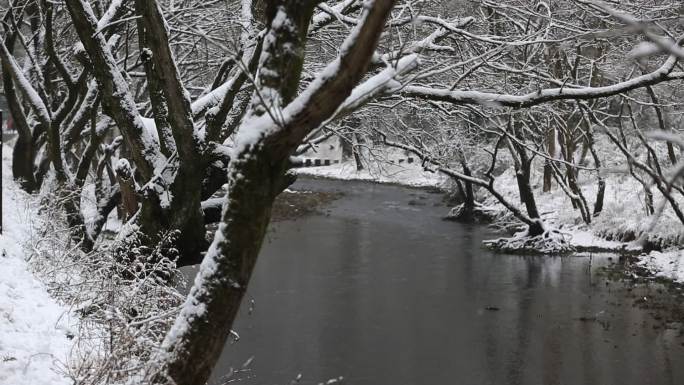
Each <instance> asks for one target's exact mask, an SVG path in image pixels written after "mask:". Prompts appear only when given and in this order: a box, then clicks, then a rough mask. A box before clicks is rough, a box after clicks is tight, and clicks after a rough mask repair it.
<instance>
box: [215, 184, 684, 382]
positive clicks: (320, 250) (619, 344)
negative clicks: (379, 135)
mask: <svg viewBox="0 0 684 385" xmlns="http://www.w3.org/2000/svg"><path fill="white" fill-rule="evenodd" d="M291 189H293V190H307V191H311V190H313V191H341V192H343V193H344V195H343V196H342V197H341V198H340V199H338V200H336V201H334V202H333V203H332V204H330V205H329V206H327V207H325V208H324V211H326V213H324V214H322V215H311V216H307V217H304V218H300V219H297V220H292V221H282V222H278V223H275V224H274V225H272V227H271V231H270V232H269V235H268V236H267V240H266V242H265V245H264V249H263V252H262V254H261V256H260V259H259V261H258V263H257V266H256V271H255V274H254V277H253V279H252V282H251V283H250V287H249V291H248V294H247V300H246V301H245V303H244V304H243V307H242V309H241V311H240V316H239V318H238V320H237V322H236V324H235V327H234V329H235V331H236V332H237V333H238V334H239V336H240V339H239V341H237V342H232V343H230V344H228V345H227V346H226V348H225V350H224V352H223V356H222V358H221V360H220V363H219V365H218V366H217V368H216V370H215V373H214V375H213V379H212V382H211V383H213V384H220V383H223V382H224V381H225V379H223V380H222V377H223V376H225V375H227V374H229V373H231V372H232V373H233V375H232V376H231V378H230V381H231V382H230V383H236V384H247V385H252V384H254V385H256V384H259V385H275V384H282V385H289V384H294V383H299V384H319V383H326V382H327V381H329V380H331V379H336V378H339V377H343V378H344V379H343V383H345V384H354V385H371V384H372V385H385V384H386V385H390V384H391V385H423V384H426V385H427V384H430V385H432V384H530V385H532V384H616V385H617V384H620V385H628V384H634V385H637V384H638V385H646V384H678V385H681V384H684V346H683V343H684V337H682V336H680V335H679V334H680V333H679V332H678V331H676V330H669V329H662V328H658V329H655V328H654V327H655V326H654V325H653V324H652V319H651V318H652V317H651V316H650V315H649V314H648V313H647V312H646V311H644V310H642V309H640V308H638V307H634V306H633V302H634V301H633V299H632V298H629V297H628V296H626V295H624V294H623V291H622V290H619V289H618V288H617V287H616V284H614V283H609V282H606V281H605V280H604V279H603V278H601V276H600V275H599V274H598V269H599V268H600V267H601V266H604V265H606V264H607V263H609V262H608V260H607V257H606V256H603V257H598V256H594V257H591V256H586V255H585V256H567V257H549V256H546V257H530V256H514V255H502V254H495V253H492V252H490V251H487V250H484V249H483V248H482V247H481V241H482V240H483V239H486V238H488V237H493V236H496V235H495V234H492V233H491V232H490V230H488V229H487V228H485V227H480V226H472V225H462V224H458V223H453V222H446V221H443V220H442V219H441V218H442V216H444V214H445V213H446V211H447V208H446V206H445V205H444V204H443V203H442V196H441V195H440V194H434V193H429V192H425V191H422V190H415V189H409V188H404V187H398V186H389V185H377V184H371V183H363V182H337V181H320V180H307V179H304V180H300V181H298V182H297V183H296V184H295V185H294V186H293V187H292V188H291ZM250 300H253V303H250ZM248 361H249V364H248V365H247V367H246V369H243V370H239V371H238V372H237V373H236V372H233V368H241V367H242V365H243V363H245V362H248Z"/></svg>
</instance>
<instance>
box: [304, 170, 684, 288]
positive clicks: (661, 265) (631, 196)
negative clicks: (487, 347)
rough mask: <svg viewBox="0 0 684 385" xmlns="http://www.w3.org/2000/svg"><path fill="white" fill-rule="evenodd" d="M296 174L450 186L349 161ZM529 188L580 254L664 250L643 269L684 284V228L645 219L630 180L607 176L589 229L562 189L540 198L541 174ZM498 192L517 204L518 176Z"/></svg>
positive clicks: (665, 219) (430, 176)
mask: <svg viewBox="0 0 684 385" xmlns="http://www.w3.org/2000/svg"><path fill="white" fill-rule="evenodd" d="M533 169H534V168H533ZM538 169H541V168H538ZM297 172H298V173H299V174H300V175H307V176H314V177H324V178H332V179H340V180H364V181H373V182H377V183H392V184H399V185H405V186H411V187H438V188H448V185H449V181H448V179H447V178H445V177H444V176H442V175H439V174H436V173H431V172H425V171H423V169H422V167H421V165H420V163H412V164H406V163H404V164H388V163H384V164H383V165H374V166H371V167H369V168H366V169H363V170H361V171H357V170H356V166H355V163H354V161H353V160H348V161H345V162H341V163H339V164H333V165H330V166H322V167H308V168H301V169H298V170H297ZM578 182H579V183H580V185H581V188H582V190H583V191H584V194H585V195H586V197H587V198H588V199H590V200H591V201H592V202H593V198H594V197H595V196H596V192H597V191H596V190H597V184H596V180H595V177H594V176H593V175H591V174H589V173H585V174H580V178H579V180H578ZM531 183H532V187H533V188H534V189H535V192H536V198H537V204H538V206H539V210H540V212H541V213H542V216H543V219H544V221H545V222H546V223H547V224H548V225H550V226H551V227H554V228H558V229H559V230H560V231H561V233H562V234H563V237H564V238H565V240H566V241H567V242H568V244H569V245H570V246H571V247H573V248H575V249H577V250H578V251H588V252H615V253H621V252H629V253H631V254H638V253H639V251H640V250H641V249H642V245H643V244H644V242H649V243H651V244H657V245H662V246H663V250H662V251H652V252H650V253H648V254H643V255H641V256H639V257H638V258H639V260H640V262H639V263H640V265H641V266H642V267H645V268H647V269H648V270H649V271H651V272H652V274H653V275H654V276H660V277H666V278H668V279H671V280H673V281H675V282H679V283H683V284H684V262H680V260H681V259H682V258H683V257H684V250H681V249H680V248H679V247H681V246H678V245H681V242H680V241H681V240H682V239H684V228H683V227H682V226H681V224H680V223H679V222H678V221H677V219H676V218H675V217H674V216H673V215H672V214H671V213H670V212H669V211H668V210H667V207H666V208H665V209H664V210H663V214H662V215H661V217H660V218H658V220H657V221H654V220H653V218H650V217H647V216H645V215H644V214H643V197H642V195H643V193H642V191H641V189H640V186H637V185H636V183H635V181H634V180H633V179H632V178H629V177H628V176H627V175H624V174H619V173H615V174H609V175H606V193H605V194H606V195H605V196H606V198H605V204H604V209H603V212H602V213H601V215H600V216H598V217H596V218H593V223H592V224H589V225H587V224H584V223H583V222H582V221H581V218H580V215H579V212H578V211H576V210H574V209H573V207H572V204H571V202H570V200H569V198H568V197H567V196H566V195H565V193H563V191H562V190H561V189H560V188H559V187H557V186H555V187H554V189H552V191H551V192H549V193H541V184H542V175H541V174H540V173H536V174H534V175H533V176H532V178H531ZM496 187H497V190H498V191H500V192H501V193H502V194H503V195H504V196H505V197H506V198H507V199H508V200H509V201H511V202H518V201H519V198H518V196H517V194H518V192H517V183H516V181H515V175H514V174H513V172H512V171H511V170H509V171H506V172H504V173H503V174H502V175H501V176H500V177H498V178H497V180H496ZM478 199H479V200H480V201H481V202H482V203H483V204H484V206H485V207H486V209H487V210H488V211H489V212H491V213H493V215H494V217H496V219H497V220H498V221H499V222H512V221H513V219H512V217H511V215H510V213H509V212H508V211H507V210H506V209H505V208H504V207H503V206H502V205H501V204H499V203H498V202H496V201H495V200H494V199H492V198H491V197H489V196H487V195H486V194H479V196H478ZM656 203H658V202H656ZM445 215H446V213H445Z"/></svg>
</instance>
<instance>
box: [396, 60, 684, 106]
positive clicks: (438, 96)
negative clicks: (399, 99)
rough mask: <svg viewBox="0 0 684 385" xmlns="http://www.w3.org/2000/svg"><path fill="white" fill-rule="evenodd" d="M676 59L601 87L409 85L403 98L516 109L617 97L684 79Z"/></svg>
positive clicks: (403, 91) (403, 93)
mask: <svg viewBox="0 0 684 385" xmlns="http://www.w3.org/2000/svg"><path fill="white" fill-rule="evenodd" d="M676 64H677V57H676V56H670V57H669V58H668V59H667V60H666V61H665V63H664V64H663V65H662V66H661V67H660V68H658V69H657V70H655V71H653V72H651V73H648V74H644V75H641V76H637V77H635V78H632V79H629V80H626V81H624V82H620V83H616V84H612V85H609V86H602V87H569V86H568V87H558V88H549V89H544V90H539V91H536V92H530V93H528V94H524V95H510V94H497V93H491V92H481V91H470V90H448V89H441V88H432V87H424V86H407V87H405V88H404V89H403V90H402V92H401V93H402V95H404V96H408V97H416V98H422V99H427V100H433V101H442V102H448V103H454V104H481V105H490V106H502V107H513V108H527V107H532V106H535V105H538V104H542V103H546V102H550V101H554V100H568V99H576V100H586V99H596V98H603V97H608V96H613V95H618V94H621V93H624V92H627V91H631V90H634V89H637V88H642V87H646V86H651V85H655V84H658V83H661V82H664V81H670V80H676V79H684V72H672V70H673V69H674V67H675V65H676Z"/></svg>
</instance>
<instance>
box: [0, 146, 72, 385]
mask: <svg viewBox="0 0 684 385" xmlns="http://www.w3.org/2000/svg"><path fill="white" fill-rule="evenodd" d="M11 153H12V150H11V148H8V147H5V149H4V154H5V156H4V157H3V180H2V187H3V207H2V214H3V225H4V226H3V234H2V235H0V249H1V256H0V384H8V385H10V384H11V385H43V384H44V385H61V384H71V383H72V382H73V381H71V379H69V378H68V377H67V375H66V374H65V372H66V370H65V368H66V366H65V363H66V362H67V358H68V356H69V352H70V350H71V347H72V343H71V340H70V338H73V335H72V333H71V332H70V330H71V329H70V325H73V318H74V317H72V315H71V314H70V312H69V310H68V309H66V308H64V307H63V306H60V305H59V304H57V302H55V300H53V299H52V298H50V296H49V295H48V292H47V290H46V288H45V286H44V285H43V284H42V283H41V282H39V281H38V280H37V279H36V277H35V276H34V275H33V274H32V273H31V272H30V267H29V265H28V262H27V261H26V260H25V258H26V257H25V254H24V250H23V247H22V245H23V244H24V243H25V242H26V240H27V239H28V238H29V237H30V236H31V234H32V232H33V231H34V230H33V229H34V227H33V225H32V221H33V220H34V218H36V216H35V211H34V210H33V208H34V207H33V206H32V205H31V204H30V199H29V197H28V196H27V195H26V194H24V193H22V192H21V191H20V189H19V188H18V187H17V186H16V184H15V183H14V181H13V180H12V176H11V175H12V173H11V170H10V168H9V166H8V165H9V164H10V162H11V160H10V156H11Z"/></svg>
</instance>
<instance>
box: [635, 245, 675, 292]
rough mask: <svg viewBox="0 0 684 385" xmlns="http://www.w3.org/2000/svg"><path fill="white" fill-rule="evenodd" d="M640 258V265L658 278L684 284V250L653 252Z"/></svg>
mask: <svg viewBox="0 0 684 385" xmlns="http://www.w3.org/2000/svg"><path fill="white" fill-rule="evenodd" d="M640 258H641V260H640V261H639V262H638V265H639V266H642V267H644V268H646V269H648V270H649V271H651V272H652V273H653V274H654V275H655V276H656V277H662V278H667V279H671V280H672V281H674V282H678V283H683V284H684V250H670V251H664V252H660V251H652V252H651V253H650V254H648V255H645V256H641V257H640Z"/></svg>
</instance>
